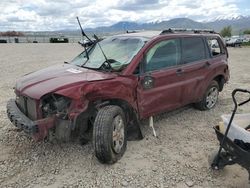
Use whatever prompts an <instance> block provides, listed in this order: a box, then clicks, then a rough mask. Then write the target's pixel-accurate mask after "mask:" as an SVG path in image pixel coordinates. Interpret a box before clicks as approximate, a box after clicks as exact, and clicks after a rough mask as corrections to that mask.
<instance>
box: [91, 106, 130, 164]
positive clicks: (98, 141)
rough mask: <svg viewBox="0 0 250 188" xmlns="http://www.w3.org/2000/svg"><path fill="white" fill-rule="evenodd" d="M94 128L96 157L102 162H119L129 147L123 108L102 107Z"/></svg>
mask: <svg viewBox="0 0 250 188" xmlns="http://www.w3.org/2000/svg"><path fill="white" fill-rule="evenodd" d="M93 129H94V130H93V145H94V150H95V156H96V158H97V159H98V160H99V161H100V162H101V163H108V164H113V163H115V162H117V161H118V160H119V159H120V158H121V157H122V156H123V154H124V153H125V151H126V148H127V124H126V119H125V115H124V112H123V110H122V109H121V108H120V107H119V106H113V105H109V106H105V107H103V108H101V109H100V110H99V111H98V113H97V116H96V118H95V122H94V127H93Z"/></svg>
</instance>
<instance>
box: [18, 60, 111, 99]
mask: <svg viewBox="0 0 250 188" xmlns="http://www.w3.org/2000/svg"><path fill="white" fill-rule="evenodd" d="M115 75H116V74H112V73H105V72H99V71H94V70H90V69H86V68H82V67H78V66H75V65H70V64H63V65H55V66H51V67H48V68H45V69H42V70H39V71H37V72H33V73H29V74H27V75H24V76H23V77H21V78H20V79H19V80H17V83H16V92H17V93H21V94H23V95H26V96H29V97H31V98H34V99H39V98H40V97H41V96H43V95H45V94H47V93H50V92H54V91H57V90H59V89H64V88H67V87H70V86H71V85H72V86H73V85H76V84H81V83H83V82H89V81H97V80H105V79H111V78H114V77H115Z"/></svg>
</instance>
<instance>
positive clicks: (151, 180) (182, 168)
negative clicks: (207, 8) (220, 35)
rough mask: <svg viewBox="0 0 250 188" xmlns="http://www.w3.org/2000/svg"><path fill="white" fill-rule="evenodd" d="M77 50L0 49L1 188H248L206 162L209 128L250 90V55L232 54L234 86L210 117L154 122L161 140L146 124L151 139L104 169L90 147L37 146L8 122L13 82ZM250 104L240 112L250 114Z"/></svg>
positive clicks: (186, 115) (236, 171) (236, 173)
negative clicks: (240, 92)
mask: <svg viewBox="0 0 250 188" xmlns="http://www.w3.org/2000/svg"><path fill="white" fill-rule="evenodd" d="M80 51H81V48H80V46H78V45H77V44H3V45H0V65H1V69H0V72H1V74H0V187H184V188H185V187H249V185H248V174H247V172H246V171H245V170H244V169H242V168H241V167H239V166H237V165H234V166H231V167H226V168H225V169H224V170H223V171H220V172H213V171H211V170H210V169H209V166H208V162H207V161H208V160H207V158H208V155H209V154H211V152H212V151H213V150H214V149H216V148H217V147H218V142H217V139H216V136H215V134H214V131H213V129H212V126H213V125H215V124H216V123H217V122H219V121H220V115H222V114H225V113H230V112H231V110H232V100H231V92H232V90H233V89H234V88H236V87H241V88H248V89H250V84H249V81H250V74H249V72H250V60H249V59H250V48H230V49H229V54H230V68H231V80H230V83H229V84H228V85H227V86H226V87H225V89H224V91H223V92H222V93H221V95H220V97H219V103H218V105H217V106H216V108H214V109H213V110H211V111H208V112H201V111H198V110H195V109H194V108H193V107H192V106H187V107H184V108H181V109H178V110H176V111H173V112H169V113H164V114H162V115H159V116H157V117H156V118H155V128H156V132H157V134H158V138H155V137H153V135H152V132H151V129H149V128H148V125H147V124H146V122H145V123H144V126H146V137H145V138H144V139H143V140H141V141H130V142H129V143H128V149H127V151H126V153H125V155H124V157H123V158H122V159H121V160H120V161H119V162H118V163H116V164H114V165H103V164H100V163H99V162H98V161H97V160H96V159H95V157H94V155H93V148H92V145H91V143H90V144H87V145H84V146H82V145H80V144H79V143H67V144H62V143H61V144H60V143H57V144H52V143H44V142H40V143H35V142H33V141H32V140H31V139H29V138H28V137H27V136H26V135H25V134H24V133H22V132H19V131H18V129H16V128H15V127H14V126H13V125H12V124H11V123H10V122H9V120H8V119H7V117H6V112H5V110H6V109H5V108H6V107H5V106H6V102H7V100H8V99H9V98H11V97H14V93H13V89H12V88H13V86H14V84H15V81H16V79H18V78H19V77H20V76H22V75H24V74H25V73H29V72H32V71H35V70H39V69H41V68H43V67H47V66H49V65H53V64H57V63H63V61H69V60H70V59H72V58H73V57H74V56H75V55H76V54H78V53H79V52H80ZM249 106H250V105H248V106H245V107H244V108H242V110H240V112H250V107H249Z"/></svg>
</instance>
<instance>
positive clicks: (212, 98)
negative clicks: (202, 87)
mask: <svg viewBox="0 0 250 188" xmlns="http://www.w3.org/2000/svg"><path fill="white" fill-rule="evenodd" d="M218 96H219V84H218V82H217V81H215V80H213V81H212V82H211V84H210V85H209V86H208V88H207V90H206V92H205V95H204V96H203V98H202V100H201V101H200V102H198V103H196V104H195V107H196V108H197V109H199V110H210V109H212V108H214V107H215V105H216V103H217V101H218Z"/></svg>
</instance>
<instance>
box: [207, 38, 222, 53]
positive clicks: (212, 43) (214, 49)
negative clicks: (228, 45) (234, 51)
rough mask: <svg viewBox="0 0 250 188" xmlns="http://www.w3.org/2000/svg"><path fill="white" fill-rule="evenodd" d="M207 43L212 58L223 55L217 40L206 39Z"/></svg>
mask: <svg viewBox="0 0 250 188" xmlns="http://www.w3.org/2000/svg"><path fill="white" fill-rule="evenodd" d="M207 43H208V47H209V50H210V54H211V55H212V57H214V56H218V55H221V54H224V51H223V48H222V47H221V44H220V42H219V41H218V39H217V38H207Z"/></svg>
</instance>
